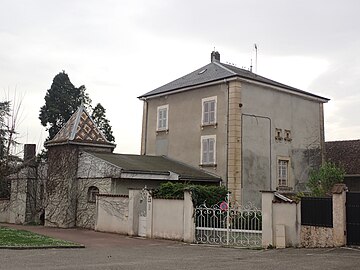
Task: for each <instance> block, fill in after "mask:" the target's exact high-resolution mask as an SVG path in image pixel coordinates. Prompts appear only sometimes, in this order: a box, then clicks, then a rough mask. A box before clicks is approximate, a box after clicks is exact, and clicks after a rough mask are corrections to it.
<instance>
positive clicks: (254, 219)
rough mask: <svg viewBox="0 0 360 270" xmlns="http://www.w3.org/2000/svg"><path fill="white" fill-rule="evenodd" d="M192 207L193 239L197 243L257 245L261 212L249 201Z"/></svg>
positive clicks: (260, 236) (259, 234)
mask: <svg viewBox="0 0 360 270" xmlns="http://www.w3.org/2000/svg"><path fill="white" fill-rule="evenodd" d="M228 201H229V195H228V199H227V200H226V201H224V202H221V203H219V204H217V205H214V206H212V207H207V206H206V205H205V204H204V205H201V206H199V207H196V208H195V241H196V243H199V244H212V245H232V246H240V247H261V240H262V227H261V222H262V214H261V210H260V209H258V208H256V207H255V206H254V205H253V204H252V203H247V204H246V205H238V204H237V203H235V204H230V203H228Z"/></svg>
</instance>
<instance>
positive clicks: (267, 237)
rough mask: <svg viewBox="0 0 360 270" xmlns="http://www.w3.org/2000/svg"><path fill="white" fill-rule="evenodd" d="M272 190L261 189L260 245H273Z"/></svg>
mask: <svg viewBox="0 0 360 270" xmlns="http://www.w3.org/2000/svg"><path fill="white" fill-rule="evenodd" d="M273 198H274V191H261V211H262V246H263V247H264V248H267V247H268V246H270V245H271V246H274V237H273V205H272V201H273Z"/></svg>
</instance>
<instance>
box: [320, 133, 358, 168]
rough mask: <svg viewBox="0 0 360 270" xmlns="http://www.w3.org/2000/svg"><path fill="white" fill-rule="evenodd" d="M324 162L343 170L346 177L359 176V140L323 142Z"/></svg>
mask: <svg viewBox="0 0 360 270" xmlns="http://www.w3.org/2000/svg"><path fill="white" fill-rule="evenodd" d="M325 151H326V152H325V156H326V160H327V161H329V162H333V163H335V164H336V165H338V166H342V167H343V168H344V169H345V173H346V174H347V175H354V174H355V175H356V174H360V140H349V141H329V142H325Z"/></svg>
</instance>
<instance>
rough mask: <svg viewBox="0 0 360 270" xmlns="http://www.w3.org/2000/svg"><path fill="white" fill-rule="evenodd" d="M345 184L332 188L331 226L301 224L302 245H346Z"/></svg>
mask: <svg viewBox="0 0 360 270" xmlns="http://www.w3.org/2000/svg"><path fill="white" fill-rule="evenodd" d="M346 190H347V188H346V186H345V185H344V184H336V185H335V186H334V188H333V192H332V193H333V194H332V202H333V205H332V206H333V227H332V228H327V227H319V226H301V232H300V239H301V246H302V247H341V246H344V245H346V207H345V204H346Z"/></svg>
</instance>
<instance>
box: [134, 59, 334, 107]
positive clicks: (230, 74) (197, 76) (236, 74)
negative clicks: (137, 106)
mask: <svg viewBox="0 0 360 270" xmlns="http://www.w3.org/2000/svg"><path fill="white" fill-rule="evenodd" d="M230 78H241V79H246V80H249V81H252V82H258V83H263V84H265V85H269V86H274V87H279V88H282V89H285V90H288V91H290V92H294V93H298V94H302V95H305V96H308V97H312V98H316V99H318V100H320V101H321V102H327V101H329V99H327V98H324V97H321V96H317V95H314V94H312V93H309V92H306V91H303V90H300V89H297V88H294V87H291V86H288V85H285V84H282V83H279V82H276V81H273V80H270V79H268V78H265V77H263V76H260V75H257V74H255V73H253V72H251V71H248V70H245V69H241V68H238V67H235V66H231V65H228V64H224V63H221V62H219V61H213V62H211V63H210V64H207V65H206V66H203V67H201V68H199V69H197V70H195V71H193V72H191V73H189V74H187V75H185V76H183V77H181V78H179V79H176V80H174V81H172V82H170V83H167V84H165V85H163V86H161V87H159V88H156V89H154V90H152V91H150V92H148V93H146V94H144V95H142V96H139V97H138V98H140V99H144V98H151V97H153V96H158V95H165V94H170V93H172V92H175V91H181V89H186V88H188V87H196V86H199V87H200V86H201V85H203V84H206V83H211V82H216V81H219V82H221V81H223V80H224V79H230Z"/></svg>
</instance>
